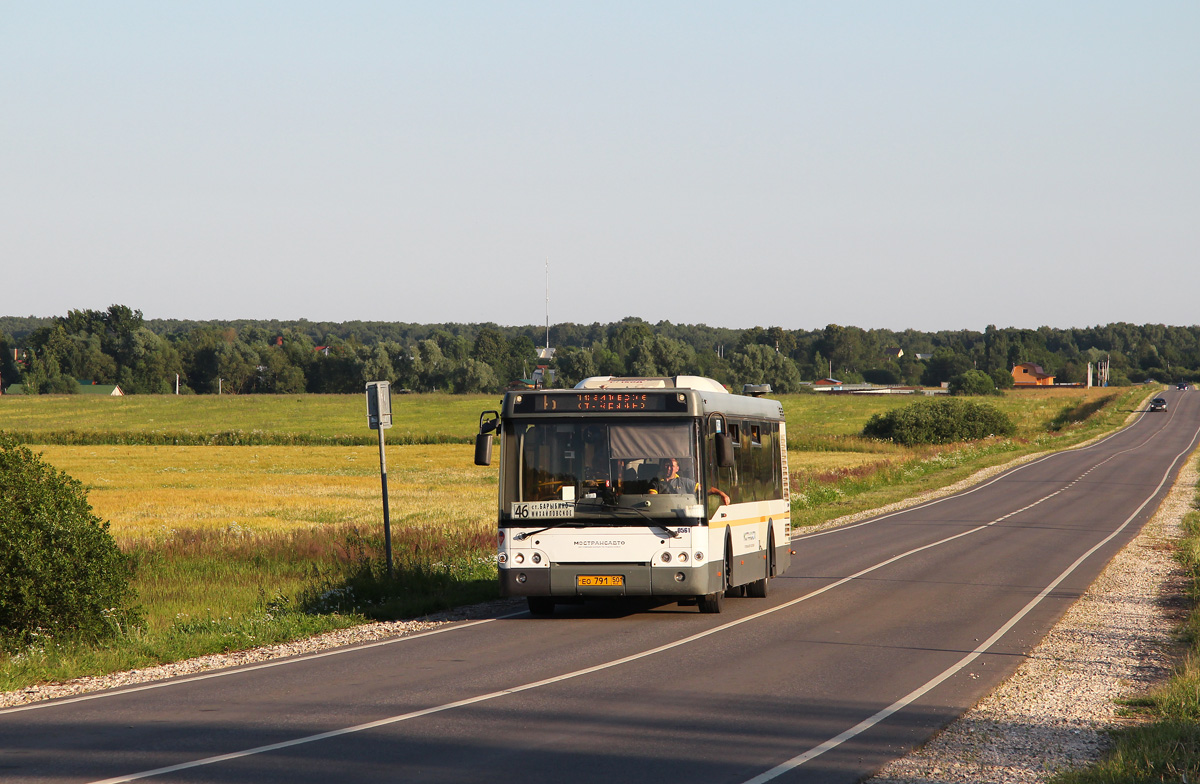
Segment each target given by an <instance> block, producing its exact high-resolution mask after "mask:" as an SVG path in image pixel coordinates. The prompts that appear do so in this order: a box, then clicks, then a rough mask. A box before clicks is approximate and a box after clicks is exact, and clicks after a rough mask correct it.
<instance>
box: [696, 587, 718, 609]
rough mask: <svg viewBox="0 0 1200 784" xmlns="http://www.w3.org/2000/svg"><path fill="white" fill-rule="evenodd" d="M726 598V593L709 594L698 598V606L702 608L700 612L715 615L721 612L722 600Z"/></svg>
mask: <svg viewBox="0 0 1200 784" xmlns="http://www.w3.org/2000/svg"><path fill="white" fill-rule="evenodd" d="M724 596H725V592H724V591H717V592H716V593H708V594H705V595H704V596H698V597H696V604H697V606H699V608H700V612H702V613H709V614H715V613H719V612H721V599H723V598H724Z"/></svg>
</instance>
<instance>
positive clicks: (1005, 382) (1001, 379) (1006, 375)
mask: <svg viewBox="0 0 1200 784" xmlns="http://www.w3.org/2000/svg"><path fill="white" fill-rule="evenodd" d="M988 375H989V376H991V377H992V381H993V382H994V383H995V384H996V389H1012V388H1013V384H1014V383H1016V382H1014V381H1013V377H1012V373H1011V372H1009V371H1007V370H1005V369H1004V368H996V369H995V370H993V371H992V372H991V373H989V374H988Z"/></svg>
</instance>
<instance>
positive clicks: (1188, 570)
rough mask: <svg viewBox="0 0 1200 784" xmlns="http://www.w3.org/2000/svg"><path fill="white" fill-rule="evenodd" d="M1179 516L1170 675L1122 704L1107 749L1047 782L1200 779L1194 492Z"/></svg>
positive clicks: (1199, 516) (1199, 532)
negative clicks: (1181, 585)
mask: <svg viewBox="0 0 1200 784" xmlns="http://www.w3.org/2000/svg"><path fill="white" fill-rule="evenodd" d="M1192 506H1193V508H1192V511H1190V512H1188V513H1187V515H1185V516H1184V519H1183V526H1182V527H1183V537H1182V539H1181V540H1180V542H1179V544H1178V548H1177V550H1176V558H1177V559H1178V560H1179V562H1180V564H1181V565H1182V566H1183V568H1184V570H1185V574H1186V589H1185V590H1186V594H1185V597H1186V600H1187V602H1188V605H1189V608H1190V609H1189V611H1188V617H1187V619H1186V620H1185V621H1184V623H1183V626H1182V628H1181V629H1180V634H1181V637H1182V641H1183V642H1184V644H1185V646H1186V652H1185V654H1184V656H1183V658H1182V660H1181V661H1180V662H1179V664H1178V665H1177V667H1176V670H1175V674H1174V675H1173V676H1172V677H1171V678H1170V679H1168V680H1167V681H1166V682H1165V683H1163V684H1162V685H1160V686H1159V687H1158V688H1156V689H1155V690H1153V691H1152V692H1150V693H1149V694H1147V695H1146V696H1144V697H1140V698H1138V699H1135V700H1130V701H1129V702H1128V703H1127V706H1128V710H1129V713H1130V715H1131V716H1132V717H1133V718H1135V719H1136V723H1134V724H1133V725H1132V726H1129V727H1125V728H1122V729H1118V730H1116V731H1114V732H1113V733H1112V735H1113V747H1112V749H1111V750H1110V751H1109V752H1108V753H1107V754H1106V755H1105V757H1104V758H1103V759H1101V760H1100V761H1099V762H1098V763H1096V764H1095V765H1092V766H1091V767H1088V768H1082V769H1079V770H1074V771H1069V772H1064V773H1061V774H1059V775H1057V776H1055V777H1054V778H1053V779H1051V783H1052V784H1143V783H1145V784H1149V782H1189V781H1193V782H1194V781H1200V493H1198V494H1197V496H1196V498H1195V500H1194V501H1193V505H1192Z"/></svg>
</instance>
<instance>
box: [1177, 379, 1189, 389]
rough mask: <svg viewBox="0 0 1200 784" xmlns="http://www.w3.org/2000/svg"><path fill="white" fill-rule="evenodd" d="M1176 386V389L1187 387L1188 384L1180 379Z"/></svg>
mask: <svg viewBox="0 0 1200 784" xmlns="http://www.w3.org/2000/svg"><path fill="white" fill-rule="evenodd" d="M1175 388H1176V389H1187V388H1188V385H1187V384H1185V383H1183V382H1182V381H1180V382H1179V383H1178V384H1176V385H1175Z"/></svg>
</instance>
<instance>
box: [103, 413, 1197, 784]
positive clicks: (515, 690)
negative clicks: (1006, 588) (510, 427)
mask: <svg viewBox="0 0 1200 784" xmlns="http://www.w3.org/2000/svg"><path fill="white" fill-rule="evenodd" d="M1197 435H1198V436H1200V430H1198V431H1197ZM1195 440H1196V437H1195V436H1193V439H1192V441H1193V442H1195ZM1190 448H1191V447H1190V446H1189V449H1190ZM1124 451H1128V450H1123V451H1122V452H1117V453H1115V454H1112V455H1109V456H1108V457H1107V458H1105V459H1104V460H1102V461H1100V462H1099V463H1096V464H1095V465H1093V466H1092V467H1090V468H1088V470H1087V471H1086V472H1084V474H1081V476H1085V475H1086V474H1087V473H1090V472H1091V471H1093V470H1095V468H1097V467H1098V466H1100V465H1103V464H1104V463H1107V462H1108V461H1109V460H1112V459H1113V458H1115V457H1116V456H1117V455H1119V454H1123V453H1124ZM1181 454H1182V453H1181ZM1048 457H1049V456H1048ZM1178 460H1179V457H1176V458H1175V461H1174V462H1172V463H1171V466H1172V467H1173V466H1174V465H1175V462H1178ZM1027 465H1032V463H1030V464H1027ZM1170 471H1171V468H1168V469H1167V473H1166V474H1165V475H1164V478H1163V482H1165V481H1166V477H1167V476H1169V475H1170ZM1074 481H1078V479H1076V480H1074ZM1163 482H1160V483H1159V486H1158V488H1156V489H1155V490H1154V492H1153V493H1151V494H1150V496H1149V498H1147V499H1146V501H1143V502H1142V505H1141V506H1140V507H1138V511H1137V512H1134V516H1136V515H1137V513H1138V512H1140V511H1141V509H1142V508H1143V507H1145V505H1146V504H1147V503H1149V500H1150V498H1153V497H1154V493H1157V492H1158V489H1160V488H1161V487H1162V484H1163ZM1068 486H1069V485H1064V486H1063V487H1060V488H1059V489H1057V490H1055V491H1054V492H1052V493H1050V494H1048V495H1046V496H1044V497H1042V498H1040V499H1038V500H1037V501H1034V502H1033V503H1031V504H1028V505H1026V506H1023V507H1021V508H1020V509H1017V510H1014V511H1012V512H1009V513H1008V514H1005V515H1003V516H1001V517H998V518H996V519H995V520H992V521H991V522H988V523H983V524H981V525H978V526H975V527H974V528H970V529H968V530H965V531H961V532H959V533H957V534H953V535H951V536H947V537H945V538H943V539H939V540H937V541H935V542H930V543H929V544H925V545H922V546H920V547H916V548H913V549H911V550H908V551H907V552H904V553H900V554H899V555H895V556H892V557H891V558H887V559H885V560H883V561H880V562H879V563H876V564H874V565H873V566H869V567H867V568H865V569H862V570H860V571H857V572H855V573H854V574H851V575H848V576H846V577H843V578H841V579H839V580H835V581H834V582H831V583H829V584H828V585H825V586H822V587H821V588H818V589H816V590H813V591H810V592H809V593H806V594H804V595H803V596H798V597H796V598H795V599H792V600H790V601H787V602H784V603H783V604H780V605H777V606H775V607H770V608H767V609H765V610H760V611H758V612H756V613H752V614H750V615H747V616H745V617H743V618H739V619H737V620H734V621H729V622H728V623H724V624H721V625H720V626H715V627H713V628H711V629H707V630H705V631H702V632H697V633H696V634H692V635H689V636H687V637H683V638H681V639H679V640H675V641H674V642H669V643H665V644H663V645H659V646H657V647H654V648H650V649H648V650H645V651H641V652H639V653H633V654H629V655H628V656H622V657H620V658H617V659H613V660H611V661H608V662H604V663H601V664H596V665H593V666H591V667H585V668H583V669H579V670H575V671H573V672H568V673H564V674H562V675H556V676H553V677H550V678H543V679H541V680H537V681H532V682H530V683H526V684H522V685H520V686H514V687H512V688H508V689H500V690H498V691H493V692H488V693H487V694H480V695H477V696H475V697H468V698H466V699H463V700H457V701H455V702H449V703H445V704H443V705H435V706H432V707H429V708H422V709H420V710H416V711H411V712H409V713H403V714H400V715H397V716H389V717H386V718H383V719H377V720H376V721H371V722H366V723H364V724H356V725H354V726H351V727H343V728H341V729H336V730H329V731H327V732H321V733H317V734H315V735H307V736H304V737H300V738H294V739H292V740H288V741H281V742H279V743H271V744H268V745H265V746H256V747H254V748H250V749H243V750H241V751H235V752H230V753H228V754H220V755H217V756H213V757H205V758H202V759H198V760H192V761H190V762H182V763H179V764H177V765H169V766H167V767H162V768H154V769H153V770H145V771H140V772H137V773H131V774H128V775H125V776H118V777H115V778H109V779H103V780H100V781H95V782H91V784H119V783H120V782H129V781H136V780H139V779H145V778H150V777H152V776H161V775H166V774H168V773H176V772H178V771H181V770H189V769H191V768H198V767H203V766H206V765H213V764H216V763H220V762H229V761H232V760H236V759H240V758H243V757H250V756H255V755H258V754H265V753H268V752H272V751H280V750H282V749H287V748H292V747H294V746H301V745H305V744H308V743H315V742H318V741H322V740H328V739H330V738H336V737H340V736H342V735H350V734H354V733H358V732H364V731H366V730H372V729H377V728H379V727H385V726H388V725H391V724H398V723H400V722H402V721H408V720H410V719H417V718H421V717H423V716H429V715H432V714H435V713H442V712H445V711H450V710H454V709H456V708H463V707H467V706H469V705H476V704H478V703H482V702H488V701H491V700H494V699H497V698H499V697H506V696H509V695H512V694H519V693H521V692H524V691H530V690H532V689H537V688H541V687H543V686H550V685H553V684H556V683H562V682H564V681H568V680H573V679H575V678H579V677H582V676H585V675H591V674H593V673H597V672H602V671H604V670H608V669H612V668H614V667H619V666H621V665H624V664H629V663H631V662H634V661H637V660H639V659H644V658H647V657H650V656H654V655H657V654H659V653H663V652H665V651H669V650H672V649H674V648H678V647H681V646H683V645H688V644H690V643H693V642H696V641H698V640H701V639H703V638H705V637H709V636H711V635H714V634H717V633H718V632H723V631H726V630H728V629H732V628H734V627H736V626H740V625H742V624H744V623H749V622H750V621H754V620H758V619H759V618H762V617H765V616H767V615H771V614H772V613H776V612H779V611H781V610H785V609H787V608H790V607H792V606H794V605H797V604H800V603H801V602H805V601H808V600H809V599H813V598H815V597H817V596H820V595H822V594H824V593H827V592H829V591H832V590H833V589H835V588H838V587H840V586H842V585H845V584H846V583H849V582H851V581H853V580H856V579H858V578H860V577H863V576H864V575H867V574H870V573H871V572H874V571H877V570H879V569H882V568H883V567H885V566H888V565H890V564H893V563H896V562H897V561H900V560H903V559H904V558H908V557H909V556H911V555H915V554H917V553H920V552H923V551H925V550H930V549H932V548H935V547H939V546H940V545H943V544H946V543H948V542H952V541H954V540H956V539H961V538H962V537H965V536H969V535H971V534H974V533H978V532H979V531H983V530H986V529H988V528H990V527H992V526H994V525H996V524H997V523H1000V522H1003V521H1004V520H1007V519H1009V518H1010V517H1013V516H1014V515H1018V514H1020V513H1022V512H1025V511H1028V510H1029V509H1032V508H1033V507H1035V506H1038V505H1039V504H1041V503H1043V502H1044V501H1047V500H1049V499H1051V498H1054V497H1055V496H1057V495H1058V494H1059V493H1061V492H1062V491H1063V490H1064V489H1066V487H1068ZM905 511H912V510H911V509H909V510H905ZM1132 519H1133V517H1130V520H1132ZM1128 522H1129V521H1128V520H1127V521H1126V522H1125V523H1124V524H1122V526H1121V527H1120V528H1118V529H1117V530H1116V531H1114V532H1113V533H1112V534H1110V535H1109V536H1108V538H1107V539H1105V540H1104V541H1103V542H1101V543H1100V544H1097V545H1096V546H1095V547H1093V548H1092V549H1091V550H1089V551H1088V552H1087V553H1086V554H1085V555H1083V556H1081V557H1080V559H1079V561H1077V562H1076V564H1074V565H1072V566H1071V567H1070V569H1069V570H1068V571H1067V572H1064V573H1063V574H1062V575H1060V576H1059V578H1058V579H1057V580H1056V581H1055V583H1054V584H1053V585H1057V584H1058V582H1061V581H1062V579H1063V578H1065V577H1066V576H1067V574H1069V573H1070V571H1071V570H1074V569H1075V568H1076V566H1077V565H1078V564H1079V563H1082V562H1083V560H1084V559H1086V558H1087V556H1088V555H1090V554H1091V553H1092V552H1094V551H1095V550H1096V549H1097V548H1099V547H1100V546H1101V545H1103V544H1104V543H1105V542H1107V541H1109V540H1110V539H1112V537H1114V536H1116V535H1117V533H1118V532H1120V531H1121V530H1122V529H1123V528H1124V527H1125V526H1126V525H1128ZM1052 587H1053V586H1052ZM1049 591H1050V588H1047V589H1046V591H1043V592H1042V593H1041V594H1039V596H1038V598H1037V599H1035V600H1034V601H1033V602H1031V603H1030V604H1029V605H1027V606H1026V608H1025V609H1024V610H1022V611H1021V612H1020V613H1018V614H1017V615H1016V616H1014V617H1013V619H1011V620H1010V621H1009V623H1008V624H1006V625H1005V626H1004V627H1002V629H1001V630H1000V631H998V632H997V633H996V634H994V635H992V637H989V638H988V643H986V645H991V644H992V642H994V641H995V640H996V639H999V637H1000V636H1002V635H1003V633H1004V632H1006V631H1007V630H1008V629H1009V628H1011V626H1012V625H1013V624H1015V623H1016V622H1017V621H1019V620H1020V618H1021V617H1023V616H1024V614H1025V613H1027V612H1029V610H1030V609H1032V607H1033V606H1034V605H1035V604H1036V603H1037V602H1040V601H1041V599H1042V598H1043V597H1044V596H1045V595H1046V594H1047V593H1049ZM984 647H985V646H981V648H979V649H976V651H977V652H975V653H973V654H972V658H965V659H963V660H962V661H961V662H960V663H959V664H958V665H956V666H955V667H952V668H951V670H947V671H946V672H945V673H943V674H942V675H941V676H938V678H935V679H934V681H930V682H929V683H927V684H925V686H923V687H921V689H918V690H917V691H914V692H912V693H911V694H910V695H909V697H911V698H912V699H909V702H911V701H912V700H914V699H917V698H918V697H919V696H920V695H921V694H924V693H925V692H926V691H928V690H930V689H932V688H933V687H934V686H936V685H937V684H938V683H941V682H942V681H943V680H945V679H946V678H948V677H950V675H952V674H953V673H954V672H957V671H958V669H961V668H962V667H965V666H966V665H967V664H969V663H970V661H971V660H973V657H977V656H978V655H979V653H981V652H982V650H983V648H984ZM918 692H920V693H918ZM905 699H908V698H907V697H906V698H905ZM907 704H908V703H907V702H905V703H904V704H900V702H897V703H894V704H893V705H892V706H889V708H887V709H885V710H884V711H880V712H879V713H878V714H876V715H875V716H874V717H872V719H875V721H874V722H873V723H872V724H870V725H867V724H866V722H863V723H861V724H859V725H856V726H855V727H853V728H851V729H850V730H847V731H846V732H844V733H842V734H841V735H838V736H836V737H835V738H832V739H830V740H828V741H826V742H825V743H823V744H821V745H820V746H818V747H815V749H810V750H809V751H807V752H805V753H804V754H802V755H799V756H798V757H794V758H792V759H791V760H788V761H787V762H785V763H783V764H782V765H780V766H778V767H777V768H774V769H772V771H768V772H767V773H764V774H762V775H763V776H766V775H768V774H773V775H771V776H770V778H774V777H775V776H778V775H780V774H781V773H783V772H786V770H790V769H792V768H794V767H796V766H798V765H801V764H803V763H804V762H806V761H807V760H808V759H811V758H812V757H815V756H818V755H819V754H822V753H824V752H825V751H828V750H829V749H831V748H834V747H836V746H837V745H840V744H841V743H843V742H844V741H845V740H848V739H849V738H851V737H854V735H857V734H859V733H861V732H863V731H865V730H866V729H868V727H869V726H874V724H877V723H879V722H880V721H882V720H883V719H885V718H887V716H890V715H891V714H892V713H895V712H896V711H897V710H900V709H901V708H903V707H904V706H905V705H907ZM893 708H894V709H893ZM889 710H890V712H886V713H885V711H889ZM876 717H878V718H876ZM867 721H870V719H868V720H867ZM847 733H853V734H847ZM843 736H845V737H843ZM835 741H836V742H835ZM828 744H832V745H828ZM816 749H820V751H816ZM814 751H816V753H813V752H814ZM805 755H811V756H807V757H806V756H805ZM801 757H804V759H801ZM796 760H800V761H799V762H795V761H796ZM793 763H794V764H793ZM776 771H777V772H776ZM760 780H761V781H768V780H769V779H768V778H762V777H761V776H760V777H758V778H755V779H752V780H751V782H759V781H760ZM751 782H747V783H746V784H751Z"/></svg>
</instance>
